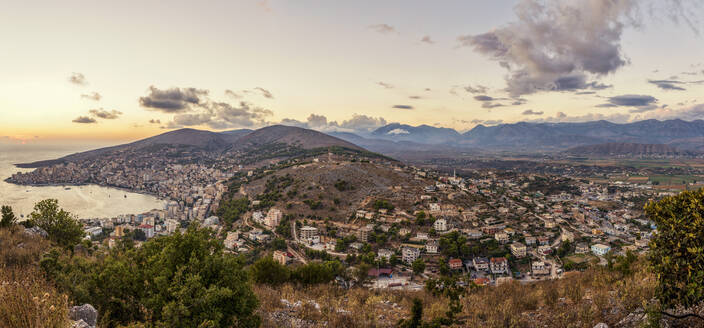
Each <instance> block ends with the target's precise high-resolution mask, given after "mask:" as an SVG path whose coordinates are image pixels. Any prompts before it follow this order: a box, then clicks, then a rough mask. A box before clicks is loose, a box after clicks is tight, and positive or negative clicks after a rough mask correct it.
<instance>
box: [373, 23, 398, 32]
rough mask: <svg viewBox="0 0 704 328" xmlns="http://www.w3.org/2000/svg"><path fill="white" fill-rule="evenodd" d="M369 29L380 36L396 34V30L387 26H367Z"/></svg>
mask: <svg viewBox="0 0 704 328" xmlns="http://www.w3.org/2000/svg"><path fill="white" fill-rule="evenodd" d="M369 28H370V29H372V30H374V31H375V32H377V33H381V34H390V33H396V29H395V28H394V27H393V26H391V25H389V24H374V25H369Z"/></svg>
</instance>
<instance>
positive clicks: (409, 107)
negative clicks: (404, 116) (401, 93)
mask: <svg viewBox="0 0 704 328" xmlns="http://www.w3.org/2000/svg"><path fill="white" fill-rule="evenodd" d="M391 108H396V109H413V106H411V105H393V106H392V107H391Z"/></svg>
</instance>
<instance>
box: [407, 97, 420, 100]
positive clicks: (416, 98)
mask: <svg viewBox="0 0 704 328" xmlns="http://www.w3.org/2000/svg"><path fill="white" fill-rule="evenodd" d="M408 98H409V99H416V100H417V99H422V98H423V97H421V96H408Z"/></svg>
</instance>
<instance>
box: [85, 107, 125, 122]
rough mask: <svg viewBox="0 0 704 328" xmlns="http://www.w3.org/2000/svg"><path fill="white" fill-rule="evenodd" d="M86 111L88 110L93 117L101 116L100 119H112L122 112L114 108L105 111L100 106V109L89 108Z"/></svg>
mask: <svg viewBox="0 0 704 328" xmlns="http://www.w3.org/2000/svg"><path fill="white" fill-rule="evenodd" d="M88 112H89V113H90V114H91V115H93V116H94V117H97V118H102V119H105V120H114V119H117V118H119V117H120V115H122V112H121V111H117V110H114V109H113V110H111V111H106V110H104V109H102V108H100V109H91V110H90V111H88Z"/></svg>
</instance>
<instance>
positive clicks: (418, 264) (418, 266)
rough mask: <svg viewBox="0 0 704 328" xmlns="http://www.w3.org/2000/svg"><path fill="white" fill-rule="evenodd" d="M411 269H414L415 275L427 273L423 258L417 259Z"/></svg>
mask: <svg viewBox="0 0 704 328" xmlns="http://www.w3.org/2000/svg"><path fill="white" fill-rule="evenodd" d="M411 268H413V273H415V274H421V273H423V271H425V261H423V259H421V258H417V259H416V260H415V261H413V263H411Z"/></svg>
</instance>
